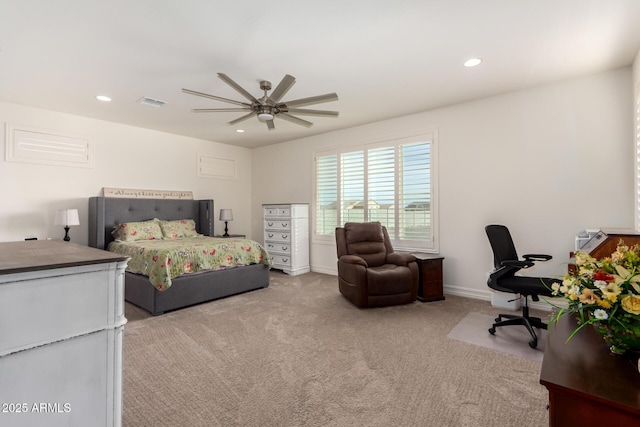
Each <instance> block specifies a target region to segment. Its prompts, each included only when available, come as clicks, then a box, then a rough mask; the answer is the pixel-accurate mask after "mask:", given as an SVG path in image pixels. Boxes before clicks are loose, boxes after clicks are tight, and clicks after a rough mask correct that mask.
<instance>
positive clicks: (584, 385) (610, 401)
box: [540, 316, 640, 427]
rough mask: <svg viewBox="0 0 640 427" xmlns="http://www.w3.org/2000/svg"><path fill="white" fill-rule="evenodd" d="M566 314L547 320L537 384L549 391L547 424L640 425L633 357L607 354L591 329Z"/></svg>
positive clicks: (639, 380) (639, 391) (639, 388)
mask: <svg viewBox="0 0 640 427" xmlns="http://www.w3.org/2000/svg"><path fill="white" fill-rule="evenodd" d="M576 326H577V325H576V321H575V319H574V318H573V317H571V316H563V317H562V318H561V319H560V321H559V322H558V323H557V324H556V323H555V322H554V321H551V322H549V335H548V340H547V344H546V349H545V352H544V359H543V362H542V371H541V373H540V383H541V384H543V385H544V386H545V387H546V388H547V389H548V391H549V425H550V426H557V427H563V426H580V427H589V426H597V427H602V426H604V425H608V426H632V425H633V426H637V425H640V373H638V365H637V357H632V356H627V355H625V356H620V355H615V354H612V353H611V352H610V351H609V348H608V346H607V345H606V344H605V342H604V340H603V339H602V337H600V335H598V333H597V332H596V331H595V329H594V328H593V327H591V326H587V327H585V328H584V329H583V330H581V331H580V332H579V333H578V334H576V335H574V336H573V338H571V340H569V342H566V339H567V337H568V336H569V335H570V334H571V332H572V331H573V330H574V329H575V328H576Z"/></svg>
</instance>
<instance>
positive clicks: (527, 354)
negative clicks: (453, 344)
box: [447, 313, 548, 363]
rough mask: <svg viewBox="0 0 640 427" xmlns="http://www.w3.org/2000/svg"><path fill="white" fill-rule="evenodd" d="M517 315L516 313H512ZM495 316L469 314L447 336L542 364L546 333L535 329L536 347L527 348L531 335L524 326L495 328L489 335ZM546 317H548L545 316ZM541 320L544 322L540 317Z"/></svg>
mask: <svg viewBox="0 0 640 427" xmlns="http://www.w3.org/2000/svg"><path fill="white" fill-rule="evenodd" d="M513 314H518V313H513ZM495 317H496V316H492V315H488V314H482V313H469V314H467V315H466V316H465V317H464V319H462V320H461V321H460V323H458V324H457V325H456V326H455V327H454V328H453V329H452V330H451V332H449V334H448V335H447V336H448V337H449V338H453V339H456V340H460V341H464V342H468V343H470V344H475V345H479V346H482V347H486V348H490V349H492V350H495V351H499V352H501V353H505V354H511V355H513V356H517V357H524V358H525V359H530V360H533V361H536V362H540V363H542V357H543V356H544V347H545V344H546V340H547V331H546V330H544V329H542V330H540V329H535V332H536V335H537V336H538V346H537V347H536V348H535V349H534V348H531V347H529V341H531V335H530V334H529V331H527V329H526V328H525V327H524V326H503V327H499V328H496V333H495V335H491V334H490V333H489V332H488V329H489V328H490V327H491V325H493V322H494V320H495ZM547 317H548V316H547ZM542 319H543V320H546V319H545V318H544V317H542Z"/></svg>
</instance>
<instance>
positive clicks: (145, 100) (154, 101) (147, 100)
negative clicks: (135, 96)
mask: <svg viewBox="0 0 640 427" xmlns="http://www.w3.org/2000/svg"><path fill="white" fill-rule="evenodd" d="M139 102H140V104H144V105H150V106H152V107H162V106H163V105H164V104H166V102H165V101H161V100H159V99H154V98H149V97H147V96H145V97H144V98H142V99H141V100H140V101H139Z"/></svg>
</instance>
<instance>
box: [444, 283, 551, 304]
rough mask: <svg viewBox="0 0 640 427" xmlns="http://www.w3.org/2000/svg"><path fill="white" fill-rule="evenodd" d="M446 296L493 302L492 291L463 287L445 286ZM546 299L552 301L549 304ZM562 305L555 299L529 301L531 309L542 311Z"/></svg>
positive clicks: (541, 298) (542, 298)
mask: <svg viewBox="0 0 640 427" xmlns="http://www.w3.org/2000/svg"><path fill="white" fill-rule="evenodd" d="M444 294H445V296H446V295H447V294H449V295H457V296H460V297H465V298H473V299H479V300H483V301H491V291H490V290H488V289H487V290H484V289H471V288H463V287H461V286H451V285H446V284H445V285H444ZM545 299H548V300H549V301H551V303H549V302H547V301H546V300H545ZM552 304H553V305H561V303H560V304H558V303H557V302H556V301H554V298H545V297H540V301H529V308H531V309H534V310H540V311H552V310H553V308H554V306H553V305H552Z"/></svg>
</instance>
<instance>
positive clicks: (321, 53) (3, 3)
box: [0, 0, 640, 147]
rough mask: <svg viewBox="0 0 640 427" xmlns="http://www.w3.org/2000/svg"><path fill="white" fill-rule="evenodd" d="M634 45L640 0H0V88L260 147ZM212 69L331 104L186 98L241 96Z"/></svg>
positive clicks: (549, 75)
mask: <svg viewBox="0 0 640 427" xmlns="http://www.w3.org/2000/svg"><path fill="white" fill-rule="evenodd" d="M639 49H640V0H561V1H560V0H393V1H378V0H348V1H347V0H323V1H314V2H308V1H301V0H276V1H270V2H264V1H255V0H243V1H220V0H218V1H215V0H181V1H175V0H134V1H132V0H108V1H105V0H100V1H97V0H56V1H51V0H0V100H2V101H7V102H12V103H17V104H24V105H29V106H34V107H39V108H44V109H49V110H55V111H61V112H67V113H71V114H77V115H81V116H87V117H93V118H97V119H102V120H107V121H113V122H118V123H124V124H128V125H132V126H138V127H143V128H148V129H155V130H159V131H164V132H169V133H174V134H179V135H187V136H192V137H195V138H200V139H204V140H210V141H216V142H222V143H228V144H234V145H238V146H243V147H258V146H264V145H267V144H273V143H276V142H281V141H287V140H291V139H296V138H301V137H305V136H310V135H314V134H317V133H323V132H328V131H332V130H336V129H342V128H347V127H352V126H356V125H360V124H365V123H369V122H374V121H379V120H383V119H387V118H391V117H397V116H402V115H406V114H410V113H415V112H420V111H426V110H429V109H433V108H436V107H440V106H445V105H450V104H455V103H459V102H462V101H468V100H471V99H476V98H481V97H486V96H490V95H493V94H497V93H503V92H507V91H512V90H516V89H519V88H524V87H530V86H535V85H540V84H544V83H548V82H552V81H557V80H561V79H566V78H572V77H576V76H581V75H587V74H592V73H597V72H600V71H604V70H609V69H615V68H619V67H624V66H628V65H630V64H631V63H632V61H633V58H634V57H635V55H636V53H637V52H638V50H639ZM474 56H478V57H481V58H483V60H484V62H483V63H482V64H481V65H480V66H478V67H476V68H465V67H463V66H462V63H463V62H464V61H465V60H466V59H468V58H470V57H474ZM218 72H222V73H225V74H227V75H228V76H229V77H231V78H232V79H233V80H235V81H236V82H237V83H238V84H240V85H241V86H243V87H244V88H245V89H247V90H248V91H249V92H250V93H252V94H253V95H254V96H256V97H260V96H262V91H261V90H260V88H259V81H260V80H269V81H271V82H272V84H273V87H274V88H275V86H276V85H277V83H279V82H280V80H281V79H282V77H283V76H284V75H285V74H291V75H293V76H295V77H296V79H297V82H296V84H295V85H294V86H293V88H292V89H291V90H290V91H289V92H288V93H287V94H286V95H285V97H284V98H283V101H287V100H291V99H298V98H304V97H308V96H314V95H320V94H325V93H331V92H336V93H337V94H338V96H339V98H340V99H339V101H336V102H331V103H324V104H319V105H317V106H309V107H305V108H315V109H325V110H337V111H340V117H339V118H337V119H336V118H321V117H309V116H307V117H302V118H304V119H307V120H310V121H312V122H314V126H313V127H312V128H309V129H307V128H304V127H301V126H298V125H295V124H293V123H290V122H287V121H284V120H281V119H277V118H276V120H275V125H276V129H275V130H273V131H268V130H267V127H266V125H265V124H264V123H261V122H259V121H258V119H257V118H252V119H250V120H248V121H244V122H242V123H240V124H239V125H237V126H235V127H234V126H230V125H227V122H229V121H230V120H233V119H235V118H237V117H240V116H241V115H242V113H192V112H190V109H191V108H224V107H234V106H233V105H231V104H226V103H222V102H218V101H214V100H208V99H204V98H200V97H195V96H192V95H187V94H184V93H182V92H181V89H182V88H188V89H192V90H196V91H200V92H206V93H209V94H213V95H217V96H221V97H224V98H230V99H235V100H239V101H244V99H243V98H242V97H241V96H240V95H239V94H238V93H237V92H235V91H234V90H233V89H231V88H230V87H229V86H228V85H226V84H225V83H224V82H223V81H222V80H220V79H218V78H217V73H218ZM99 94H104V95H108V96H110V97H111V98H112V99H113V101H112V102H110V103H101V102H98V101H96V100H95V96H96V95H99ZM142 97H151V98H155V99H160V100H163V101H166V102H167V104H166V105H165V106H164V107H161V108H157V107H149V106H145V105H141V104H140V103H138V102H137V101H138V100H140V99H141V98H142ZM238 127H241V128H243V129H245V131H246V132H245V133H237V132H235V130H236V129H237V128H238Z"/></svg>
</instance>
